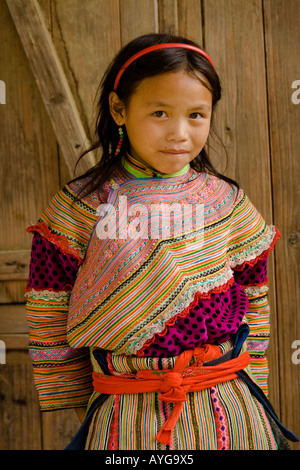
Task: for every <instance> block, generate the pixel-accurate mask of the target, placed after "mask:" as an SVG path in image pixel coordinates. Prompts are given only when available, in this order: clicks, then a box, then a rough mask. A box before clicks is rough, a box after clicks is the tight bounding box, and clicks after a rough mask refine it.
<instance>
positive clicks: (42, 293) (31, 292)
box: [24, 288, 72, 300]
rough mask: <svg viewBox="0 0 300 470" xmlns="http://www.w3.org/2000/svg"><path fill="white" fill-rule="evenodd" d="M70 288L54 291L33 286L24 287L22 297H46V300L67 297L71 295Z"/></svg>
mask: <svg viewBox="0 0 300 470" xmlns="http://www.w3.org/2000/svg"><path fill="white" fill-rule="evenodd" d="M71 292H72V290H71V289H69V290H61V291H54V290H53V289H48V290H45V289H38V290H36V289H33V288H28V289H27V288H26V293H25V294H24V297H27V298H29V297H30V298H33V299H43V298H44V299H46V300H57V299H62V298H68V297H70V295H71Z"/></svg>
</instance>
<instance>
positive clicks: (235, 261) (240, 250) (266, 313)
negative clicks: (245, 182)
mask: <svg viewBox="0 0 300 470" xmlns="http://www.w3.org/2000/svg"><path fill="white" fill-rule="evenodd" d="M279 237H280V234H279V231H278V229H277V228H276V227H275V226H272V225H267V224H266V223H265V221H264V219H263V218H262V216H261V214H260V213H259V212H258V211H257V210H256V208H255V207H254V206H253V204H252V203H251V202H250V200H249V199H248V197H247V196H246V195H245V194H244V193H243V192H242V191H241V192H240V194H239V198H238V201H237V204H236V206H235V208H234V211H233V215H232V224H231V233H230V236H229V246H228V253H229V260H230V265H231V267H232V268H233V270H234V276H235V281H236V282H238V283H239V284H240V285H241V286H242V288H243V289H244V291H245V293H246V294H247V297H248V301H249V307H248V312H247V314H246V321H247V323H248V325H249V328H250V333H249V337H248V341H247V349H248V351H249V354H250V357H251V363H250V368H251V372H252V375H253V377H254V379H255V381H256V382H257V384H258V385H259V386H260V387H261V388H262V390H263V391H264V392H265V393H266V394H268V374H269V370H268V362H267V357H266V350H267V348H268V345H269V339H270V306H269V301H268V296H267V293H268V278H267V258H268V255H269V253H270V251H271V250H272V249H274V245H275V243H276V241H277V240H278V239H279Z"/></svg>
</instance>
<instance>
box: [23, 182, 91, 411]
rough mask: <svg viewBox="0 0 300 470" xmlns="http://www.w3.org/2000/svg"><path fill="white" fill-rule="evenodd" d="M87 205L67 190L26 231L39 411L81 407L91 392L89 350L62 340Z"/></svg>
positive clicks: (87, 225)
mask: <svg viewBox="0 0 300 470" xmlns="http://www.w3.org/2000/svg"><path fill="white" fill-rule="evenodd" d="M91 201H92V200H90V201H88V203H87V202H85V201H75V193H74V191H72V190H71V189H70V188H69V187H68V186H66V187H65V188H63V189H62V190H61V191H59V192H58V193H57V194H56V195H55V196H54V197H53V199H52V200H51V202H50V204H49V206H48V207H47V208H46V210H45V211H44V212H43V214H42V216H41V218H40V219H39V220H38V223H37V224H34V225H31V226H30V227H29V228H28V229H27V231H28V232H30V233H33V240H32V249H31V260H30V268H29V278H28V283H27V287H26V293H25V296H26V313H27V319H28V325H29V352H30V356H31V359H32V364H33V375H34V381H35V385H36V389H37V392H38V397H39V403H40V409H41V410H43V411H46V410H58V409H65V408H76V407H82V406H86V405H87V403H88V400H89V397H90V395H91V392H92V383H91V372H92V370H91V364H90V358H89V350H88V349H85V348H81V349H73V348H71V347H70V346H69V344H68V342H67V336H66V330H67V318H68V310H69V299H70V295H71V291H72V288H73V285H74V282H75V279H76V276H77V273H78V269H79V267H80V265H81V263H82V261H83V258H84V254H85V251H86V247H87V244H88V241H89V236H90V233H91V230H92V227H93V225H94V223H95V220H96V219H95V217H96V216H95V214H96V211H95V208H94V207H93V203H91Z"/></svg>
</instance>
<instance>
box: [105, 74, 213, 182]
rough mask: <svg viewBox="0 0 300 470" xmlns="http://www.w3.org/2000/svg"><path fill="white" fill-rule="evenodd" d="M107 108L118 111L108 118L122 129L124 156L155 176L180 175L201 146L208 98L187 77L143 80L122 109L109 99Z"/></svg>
mask: <svg viewBox="0 0 300 470" xmlns="http://www.w3.org/2000/svg"><path fill="white" fill-rule="evenodd" d="M199 76H200V74H199ZM201 79H203V80H204V77H203V76H202V77H201ZM113 102H114V103H115V104H117V102H118V104H119V106H120V105H121V107H120V108H119V113H118V116H117V117H116V115H114V114H113V112H112V115H113V117H114V119H115V121H116V122H117V124H118V125H123V124H125V126H126V131H127V135H128V139H129V143H130V154H131V155H132V156H133V157H134V158H136V159H137V160H138V161H140V162H142V163H144V164H145V165H146V166H148V167H150V168H151V169H153V170H156V171H157V172H159V173H175V172H177V171H180V170H181V169H182V168H183V167H184V166H185V165H186V164H187V163H189V162H191V161H192V160H193V159H194V158H195V157H196V156H197V155H198V154H199V152H200V151H201V150H202V148H203V147H204V145H205V142H206V140H207V137H208V134H209V129H210V122H211V113H212V94H211V92H210V91H209V90H208V89H207V88H206V87H205V86H204V85H202V83H201V82H200V81H199V80H198V79H197V78H195V77H193V76H192V75H191V74H189V73H188V72H187V71H184V70H182V71H177V72H170V73H164V74H162V75H156V76H154V77H149V78H145V79H144V80H143V81H142V82H141V83H140V84H139V86H138V87H137V89H136V91H135V93H134V94H133V96H132V97H131V99H130V102H129V104H128V105H127V106H126V107H125V106H122V102H120V100H119V99H118V97H117V95H116V94H115V93H112V94H111V104H112V103H113ZM113 107H114V106H113V104H112V106H111V109H112V108H113Z"/></svg>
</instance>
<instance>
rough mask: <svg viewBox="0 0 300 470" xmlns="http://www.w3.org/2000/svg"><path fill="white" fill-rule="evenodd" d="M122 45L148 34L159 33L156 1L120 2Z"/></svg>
mask: <svg viewBox="0 0 300 470" xmlns="http://www.w3.org/2000/svg"><path fill="white" fill-rule="evenodd" d="M120 18H121V38H122V45H125V44H127V43H128V42H129V41H131V40H132V39H134V38H136V37H138V36H140V35H142V34H148V33H157V32H158V18H157V4H156V0H143V1H142V2H141V1H140V0H120Z"/></svg>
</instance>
